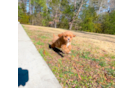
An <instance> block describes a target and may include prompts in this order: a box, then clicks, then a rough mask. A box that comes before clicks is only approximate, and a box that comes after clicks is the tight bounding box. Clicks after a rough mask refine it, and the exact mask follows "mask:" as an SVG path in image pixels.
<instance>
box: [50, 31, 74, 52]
mask: <svg viewBox="0 0 134 88" xmlns="http://www.w3.org/2000/svg"><path fill="white" fill-rule="evenodd" d="M73 37H75V35H74V34H73V33H72V32H69V31H66V32H63V33H61V34H58V37H57V36H55V35H53V40H52V44H51V48H55V47H56V48H61V49H62V50H63V51H64V53H67V54H68V53H71V48H72V47H71V41H72V38H73Z"/></svg>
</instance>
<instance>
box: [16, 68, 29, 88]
mask: <svg viewBox="0 0 134 88" xmlns="http://www.w3.org/2000/svg"><path fill="white" fill-rule="evenodd" d="M28 80H29V75H28V70H26V69H25V70H23V69H22V68H18V87H19V86H20V85H22V86H25V85H26V82H28Z"/></svg>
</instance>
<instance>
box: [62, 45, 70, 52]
mask: <svg viewBox="0 0 134 88" xmlns="http://www.w3.org/2000/svg"><path fill="white" fill-rule="evenodd" d="M61 48H62V50H63V51H64V53H66V54H68V53H69V52H70V51H69V49H68V48H67V47H66V45H62V46H61Z"/></svg>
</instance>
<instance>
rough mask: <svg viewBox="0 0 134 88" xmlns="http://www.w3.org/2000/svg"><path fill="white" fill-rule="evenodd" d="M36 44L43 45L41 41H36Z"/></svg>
mask: <svg viewBox="0 0 134 88" xmlns="http://www.w3.org/2000/svg"><path fill="white" fill-rule="evenodd" d="M36 44H37V45H44V43H43V42H41V41H38V42H37V43H36Z"/></svg>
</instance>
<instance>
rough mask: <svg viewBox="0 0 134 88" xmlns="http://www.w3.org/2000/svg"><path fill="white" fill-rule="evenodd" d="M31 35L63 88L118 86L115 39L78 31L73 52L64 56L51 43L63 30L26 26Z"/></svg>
mask: <svg viewBox="0 0 134 88" xmlns="http://www.w3.org/2000/svg"><path fill="white" fill-rule="evenodd" d="M23 28H24V29H25V31H26V33H27V34H28V36H29V37H30V38H31V40H32V41H33V43H34V45H35V46H36V48H37V50H38V51H39V53H40V54H41V56H42V57H43V58H44V60H45V61H46V62H47V64H48V65H49V67H50V68H51V70H52V71H53V73H54V74H55V76H56V77H57V79H58V81H59V82H60V84H61V86H62V87H63V88H114V87H115V36H114V35H107V34H98V33H87V32H75V31H72V32H73V33H74V34H75V35H76V37H75V38H73V40H72V51H71V52H72V53H71V54H69V55H64V57H61V56H60V55H58V54H57V53H55V52H54V51H53V50H52V49H49V47H48V44H50V43H51V40H52V37H53V34H55V35H57V34H59V33H62V32H64V31H65V30H63V29H58V28H57V29H55V28H49V27H41V26H32V25H24V24H23Z"/></svg>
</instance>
